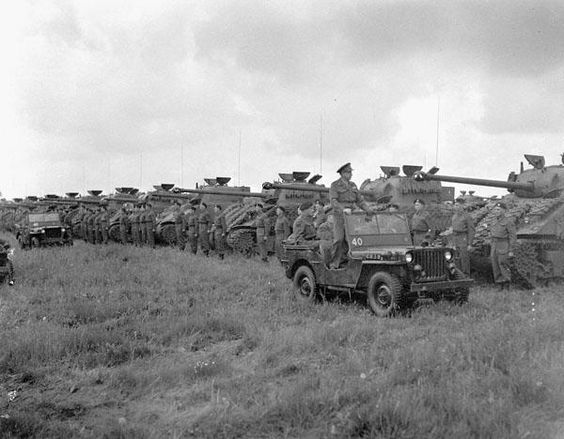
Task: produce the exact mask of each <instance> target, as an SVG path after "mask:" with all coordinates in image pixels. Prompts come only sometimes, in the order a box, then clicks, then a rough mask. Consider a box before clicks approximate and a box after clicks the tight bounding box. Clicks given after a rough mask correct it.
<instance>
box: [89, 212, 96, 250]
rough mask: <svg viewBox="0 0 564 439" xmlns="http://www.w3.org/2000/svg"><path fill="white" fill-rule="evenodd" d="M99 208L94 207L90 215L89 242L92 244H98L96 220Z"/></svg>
mask: <svg viewBox="0 0 564 439" xmlns="http://www.w3.org/2000/svg"><path fill="white" fill-rule="evenodd" d="M97 212H98V210H97V209H94V210H93V211H92V213H91V214H90V215H89V216H88V242H89V243H90V244H96V230H95V222H96V215H97Z"/></svg>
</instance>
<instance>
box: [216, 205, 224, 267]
mask: <svg viewBox="0 0 564 439" xmlns="http://www.w3.org/2000/svg"><path fill="white" fill-rule="evenodd" d="M214 212H215V219H214V222H213V236H214V241H215V252H216V253H217V255H218V256H219V259H223V258H224V257H225V247H226V245H225V234H226V233H227V223H226V222H225V215H222V214H221V212H222V207H221V205H219V204H216V205H215V207H214Z"/></svg>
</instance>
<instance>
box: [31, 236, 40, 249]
mask: <svg viewBox="0 0 564 439" xmlns="http://www.w3.org/2000/svg"><path fill="white" fill-rule="evenodd" d="M31 247H32V248H39V247H40V244H39V239H37V238H36V237H35V236H34V237H33V238H31Z"/></svg>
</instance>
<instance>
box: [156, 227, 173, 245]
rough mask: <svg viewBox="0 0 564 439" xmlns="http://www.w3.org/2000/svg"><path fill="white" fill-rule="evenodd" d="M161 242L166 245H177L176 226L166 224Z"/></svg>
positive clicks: (162, 229) (162, 230)
mask: <svg viewBox="0 0 564 439" xmlns="http://www.w3.org/2000/svg"><path fill="white" fill-rule="evenodd" d="M159 238H160V240H161V242H162V243H163V244H166V245H175V244H176V226H175V225H174V224H165V225H164V226H163V227H162V228H161V233H160V236H159Z"/></svg>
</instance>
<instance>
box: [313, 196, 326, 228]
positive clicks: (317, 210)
mask: <svg viewBox="0 0 564 439" xmlns="http://www.w3.org/2000/svg"><path fill="white" fill-rule="evenodd" d="M326 219H327V218H326V216H325V206H324V205H323V202H322V201H321V200H315V203H314V205H313V225H314V226H315V228H316V229H317V228H318V227H319V226H320V225H321V224H323V223H324V222H325V220H326Z"/></svg>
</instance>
